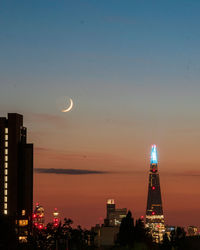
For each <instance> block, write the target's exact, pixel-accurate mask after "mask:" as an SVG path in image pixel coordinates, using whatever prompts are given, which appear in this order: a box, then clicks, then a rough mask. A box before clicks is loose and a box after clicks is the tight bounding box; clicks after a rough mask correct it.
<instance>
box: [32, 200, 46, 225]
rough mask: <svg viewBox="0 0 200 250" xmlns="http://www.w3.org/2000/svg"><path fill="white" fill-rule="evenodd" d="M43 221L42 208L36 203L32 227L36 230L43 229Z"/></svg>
mask: <svg viewBox="0 0 200 250" xmlns="http://www.w3.org/2000/svg"><path fill="white" fill-rule="evenodd" d="M44 221H45V217H44V208H43V207H42V206H41V205H39V203H38V202H37V203H36V206H35V210H34V213H33V225H34V226H35V227H37V228H38V229H43V228H44Z"/></svg>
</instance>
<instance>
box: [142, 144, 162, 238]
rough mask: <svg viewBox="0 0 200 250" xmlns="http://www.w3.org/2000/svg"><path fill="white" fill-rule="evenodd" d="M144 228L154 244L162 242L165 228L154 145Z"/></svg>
mask: <svg viewBox="0 0 200 250" xmlns="http://www.w3.org/2000/svg"><path fill="white" fill-rule="evenodd" d="M146 227H147V228H148V229H149V232H150V233H151V235H152V237H153V240H154V241H155V242H157V243H159V242H162V240H163V234H164V233H165V226H164V215H163V207H162V198H161V190H160V180H159V173H158V157H157V147H156V145H155V144H154V145H152V148H151V160H150V171H149V185H148V198H147V209H146Z"/></svg>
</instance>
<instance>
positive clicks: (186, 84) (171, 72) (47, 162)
mask: <svg viewBox="0 0 200 250" xmlns="http://www.w3.org/2000/svg"><path fill="white" fill-rule="evenodd" d="M0 7H1V16H0V29H1V34H0V41H1V46H0V53H1V58H0V66H1V67H0V113H1V117H6V116H7V113H20V114H23V116H24V124H25V126H26V127H27V128H28V130H29V141H31V142H33V143H34V168H35V172H34V205H35V204H36V202H39V204H41V205H42V206H43V207H44V209H45V214H46V216H47V217H46V218H47V221H50V220H51V218H52V212H53V211H54V208H55V207H57V208H58V210H59V213H60V216H61V218H63V217H70V218H72V219H73V220H74V221H75V222H76V223H77V224H81V225H83V226H86V227H88V228H89V227H90V226H92V225H95V224H96V223H98V222H99V220H100V221H101V220H102V219H101V218H105V202H106V200H107V199H115V201H116V203H117V205H118V206H119V207H126V208H127V209H130V210H131V211H132V214H133V217H134V218H139V217H140V216H141V215H145V209H146V197H147V187H148V181H147V180H148V171H149V160H150V147H151V145H152V144H156V145H157V146H158V161H159V174H160V178H161V179H162V198H163V207H164V216H165V223H166V224H170V225H180V226H187V225H196V226H200V219H199V217H198V213H199V209H200V202H198V197H199V196H200V191H199V190H200V189H199V176H200V170H199V166H200V158H199V147H200V142H199V135H200V129H199V128H200V116H199V115H198V114H199V104H200V101H199V92H200V84H199V77H200V74H199V66H200V65H199V56H198V55H199V42H200V33H199V24H200V19H199V11H198V10H199V8H200V3H199V2H197V1H194V0H192V1H190V3H188V1H186V0H182V1H176V2H174V1H172V0H169V1H167V2H166V3H163V2H162V3H161V2H160V1H127V2H126V3H124V1H118V2H116V1H114V0H110V1H109V2H108V1H105V0H102V1H87V0H86V1H84V2H83V1H79V0H78V1H76V2H74V1H48V0H43V1H39V0H31V1H28V2H27V1H24V0H19V1H18V4H16V3H15V2H14V1H13V0H11V1H2V3H1V4H0ZM70 98H71V99H72V100H73V104H74V106H73V108H72V110H71V111H70V112H67V113H62V112H61V111H62V110H63V109H64V108H66V106H67V105H68V104H69V102H70ZM38 169H40V170H38ZM43 169H45V170H43ZM52 169H53V170H52ZM45 171H46V173H44V172H45ZM52 172H54V174H52Z"/></svg>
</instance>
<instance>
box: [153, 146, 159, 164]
mask: <svg viewBox="0 0 200 250" xmlns="http://www.w3.org/2000/svg"><path fill="white" fill-rule="evenodd" d="M151 164H158V158H157V148H156V145H155V144H154V145H152V147H151Z"/></svg>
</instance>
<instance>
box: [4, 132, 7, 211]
mask: <svg viewBox="0 0 200 250" xmlns="http://www.w3.org/2000/svg"><path fill="white" fill-rule="evenodd" d="M4 147H5V151H4V160H5V163H4V214H8V210H7V209H8V196H7V195H8V128H5V144H4Z"/></svg>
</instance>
